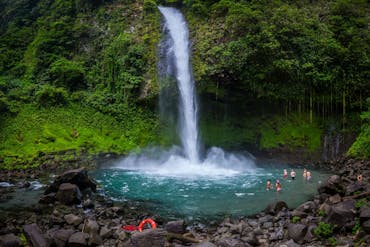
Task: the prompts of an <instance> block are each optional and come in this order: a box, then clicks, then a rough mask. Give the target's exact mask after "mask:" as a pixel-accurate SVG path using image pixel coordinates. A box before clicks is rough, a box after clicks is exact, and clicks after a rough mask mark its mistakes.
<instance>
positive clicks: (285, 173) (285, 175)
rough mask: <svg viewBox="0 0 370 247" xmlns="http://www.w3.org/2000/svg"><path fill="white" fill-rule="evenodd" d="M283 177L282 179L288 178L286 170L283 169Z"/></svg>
mask: <svg viewBox="0 0 370 247" xmlns="http://www.w3.org/2000/svg"><path fill="white" fill-rule="evenodd" d="M283 177H284V178H288V172H287V170H286V169H284V173H283Z"/></svg>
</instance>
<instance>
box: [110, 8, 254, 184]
mask: <svg viewBox="0 0 370 247" xmlns="http://www.w3.org/2000/svg"><path fill="white" fill-rule="evenodd" d="M159 10H160V12H161V13H162V14H163V16H164V18H165V25H164V31H165V33H164V40H162V42H161V44H160V55H161V57H160V63H159V65H158V69H159V74H160V76H161V77H163V78H161V79H162V80H160V83H162V84H160V89H161V93H160V102H159V103H160V107H162V108H163V109H161V112H162V114H165V113H166V114H168V113H169V114H170V115H171V114H172V110H173V109H172V108H173V106H174V105H176V103H175V104H174V100H173V97H172V96H171V95H174V91H176V88H175V85H174V84H176V82H177V88H178V90H177V91H178V92H179V96H178V98H179V99H178V118H177V121H178V128H179V131H178V132H179V138H180V141H181V147H178V146H176V145H174V146H172V148H170V149H168V150H165V149H163V148H162V147H148V148H146V149H143V150H140V152H139V153H135V152H133V153H130V154H129V155H128V156H127V157H125V158H124V159H122V160H120V161H118V162H117V164H116V165H115V167H117V168H120V169H124V170H129V171H139V172H140V173H142V174H149V175H150V176H153V175H155V176H161V177H167V176H171V177H176V178H192V177H193V178H194V177H199V176H200V177H227V176H236V175H238V174H241V173H246V172H254V167H255V166H254V161H253V160H252V159H251V158H252V157H251V156H250V155H247V156H248V157H247V156H245V155H243V154H235V153H228V152H225V151H224V150H222V149H221V148H218V147H211V148H210V149H209V150H207V152H206V153H205V154H204V158H202V160H201V159H200V154H199V153H200V151H199V149H200V148H199V146H200V143H199V133H198V119H197V99H196V96H195V86H194V80H193V76H192V71H191V65H190V49H189V31H188V28H187V24H186V21H185V19H184V17H183V15H182V14H181V13H180V11H178V10H176V9H174V8H168V7H159ZM174 81H176V82H174ZM176 99H177V98H176ZM167 111H168V112H167ZM172 119H174V118H171V117H170V118H167V121H168V122H167V124H168V123H170V122H171V121H172Z"/></svg>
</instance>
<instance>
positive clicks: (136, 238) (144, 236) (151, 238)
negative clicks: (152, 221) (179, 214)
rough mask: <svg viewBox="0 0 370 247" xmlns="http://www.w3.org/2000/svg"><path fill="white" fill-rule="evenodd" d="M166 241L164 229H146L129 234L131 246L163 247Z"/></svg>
mask: <svg viewBox="0 0 370 247" xmlns="http://www.w3.org/2000/svg"><path fill="white" fill-rule="evenodd" d="M165 242H166V231H164V230H163V229H158V228H157V229H146V230H144V231H143V232H136V233H134V234H132V236H131V245H132V246H133V247H147V246H151V247H163V246H164V244H165Z"/></svg>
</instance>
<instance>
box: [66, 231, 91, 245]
mask: <svg viewBox="0 0 370 247" xmlns="http://www.w3.org/2000/svg"><path fill="white" fill-rule="evenodd" d="M88 238H89V234H87V233H83V232H76V233H73V234H72V235H71V236H70V237H69V239H68V246H70V247H84V246H87V239H88Z"/></svg>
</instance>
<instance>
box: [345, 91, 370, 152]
mask: <svg viewBox="0 0 370 247" xmlns="http://www.w3.org/2000/svg"><path fill="white" fill-rule="evenodd" d="M367 102H368V104H369V106H370V98H368V99H367ZM361 118H362V120H363V124H362V128H361V133H360V134H359V135H358V136H357V139H356V141H355V142H354V143H353V144H352V146H351V147H350V149H349V150H348V154H349V155H351V156H354V157H358V158H368V157H370V107H369V110H368V111H366V112H363V113H362V114H361Z"/></svg>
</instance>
